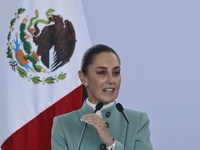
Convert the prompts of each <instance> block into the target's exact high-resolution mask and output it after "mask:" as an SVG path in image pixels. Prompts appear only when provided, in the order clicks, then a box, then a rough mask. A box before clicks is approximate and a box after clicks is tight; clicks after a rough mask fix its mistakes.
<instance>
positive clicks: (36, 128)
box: [0, 0, 91, 150]
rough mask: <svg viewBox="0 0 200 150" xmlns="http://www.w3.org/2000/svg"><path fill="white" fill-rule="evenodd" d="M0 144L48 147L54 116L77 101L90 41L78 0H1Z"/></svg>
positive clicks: (10, 149)
mask: <svg viewBox="0 0 200 150" xmlns="http://www.w3.org/2000/svg"><path fill="white" fill-rule="evenodd" d="M0 7H1V8H0V13H1V16H2V17H1V18H2V19H1V26H0V34H1V36H0V43H1V48H0V59H1V65H0V145H1V149H2V150H50V149H51V127H52V123H53V118H54V117H55V116H57V115H60V114H64V113H67V112H70V111H73V110H76V109H79V108H80V107H81V105H82V99H83V94H82V90H83V89H82V85H81V82H80V81H79V79H78V74H77V73H78V70H79V69H80V65H81V57H82V55H83V53H84V51H85V50H86V49H87V48H88V47H90V45H91V43H90V39H89V34H88V31H87V26H86V22H85V17H84V12H83V8H82V3H81V0H65V1H64V0H56V1H55V0H44V1H41V0H34V1H27V0H20V1H14V0H1V3H0Z"/></svg>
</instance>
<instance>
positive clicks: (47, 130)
mask: <svg viewBox="0 0 200 150" xmlns="http://www.w3.org/2000/svg"><path fill="white" fill-rule="evenodd" d="M81 106H82V86H79V87H77V88H76V89H75V90H73V91H72V92H71V93H69V94H68V95H66V96H64V97H63V98H62V99H60V100H59V101H58V102H56V103H55V104H53V105H52V106H50V107H49V108H47V109H46V110H45V111H43V112H42V113H40V114H39V115H38V116H37V117H35V118H34V119H33V120H31V121H30V122H28V123H27V124H25V125H24V126H23V127H21V128H20V129H19V130H17V131H16V132H15V133H13V134H12V135H11V136H10V137H9V138H8V139H7V140H6V141H5V142H4V143H3V144H2V150H50V149H51V128H52V124H53V118H54V117H55V116H57V115H61V114H64V113H67V112H70V111H73V110H77V109H79V108H80V107H81Z"/></svg>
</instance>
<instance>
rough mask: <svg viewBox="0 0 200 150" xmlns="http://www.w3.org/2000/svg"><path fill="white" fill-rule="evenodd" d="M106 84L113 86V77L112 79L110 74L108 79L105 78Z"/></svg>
mask: <svg viewBox="0 0 200 150" xmlns="http://www.w3.org/2000/svg"><path fill="white" fill-rule="evenodd" d="M106 83H108V84H113V83H114V77H113V74H112V73H109V74H108V78H107V81H106Z"/></svg>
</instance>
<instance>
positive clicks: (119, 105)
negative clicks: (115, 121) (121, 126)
mask: <svg viewBox="0 0 200 150" xmlns="http://www.w3.org/2000/svg"><path fill="white" fill-rule="evenodd" d="M116 108H117V110H118V111H119V112H120V113H122V115H123V117H124V118H125V120H126V123H127V126H126V134H125V139H124V150H125V149H126V140H127V134H128V127H129V121H128V119H127V118H126V115H125V114H124V108H123V106H122V105H121V104H120V103H117V104H116Z"/></svg>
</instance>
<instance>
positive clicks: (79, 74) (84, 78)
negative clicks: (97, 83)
mask: <svg viewBox="0 0 200 150" xmlns="http://www.w3.org/2000/svg"><path fill="white" fill-rule="evenodd" d="M78 76H79V79H80V81H81V82H82V84H83V85H85V87H87V86H88V81H87V77H86V76H85V74H84V73H83V71H81V70H79V71H78Z"/></svg>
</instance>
